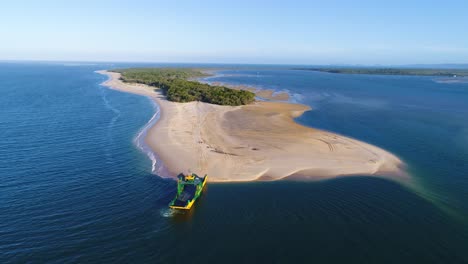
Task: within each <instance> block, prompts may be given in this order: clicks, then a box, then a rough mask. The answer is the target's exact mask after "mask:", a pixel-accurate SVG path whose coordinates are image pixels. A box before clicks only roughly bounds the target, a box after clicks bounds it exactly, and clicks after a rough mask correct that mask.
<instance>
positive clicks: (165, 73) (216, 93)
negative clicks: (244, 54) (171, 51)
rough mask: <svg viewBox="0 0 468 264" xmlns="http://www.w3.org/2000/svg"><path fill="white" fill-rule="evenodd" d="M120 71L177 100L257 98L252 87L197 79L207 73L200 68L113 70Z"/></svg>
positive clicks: (244, 101) (127, 79)
mask: <svg viewBox="0 0 468 264" xmlns="http://www.w3.org/2000/svg"><path fill="white" fill-rule="evenodd" d="M112 71H113V72H118V73H120V74H121V80H122V81H124V82H130V83H141V84H146V85H149V86H154V87H158V88H160V89H162V90H163V91H164V93H165V94H166V96H167V99H168V100H170V101H174V102H191V101H201V102H206V103H211V104H217V105H232V106H236V105H245V104H249V103H252V102H253V101H254V100H255V94H254V93H252V92H250V91H245V90H236V89H231V88H228V87H225V86H219V85H209V84H205V83H200V82H198V81H195V80H194V79H195V78H199V77H204V76H208V74H206V73H203V72H201V71H199V70H197V69H185V68H130V69H117V70H112Z"/></svg>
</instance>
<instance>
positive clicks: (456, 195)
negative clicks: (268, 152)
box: [0, 62, 468, 263]
mask: <svg viewBox="0 0 468 264" xmlns="http://www.w3.org/2000/svg"><path fill="white" fill-rule="evenodd" d="M130 66H144V67H146V66H181V67H182V66H183V67H187V66H197V67H199V66H210V67H214V66H213V65H184V64H180V65H178V64H169V65H166V64H155V65H151V64H113V63H88V64H86V63H58V62H54V63H45V62H44V63H29V62H23V63H19V62H14V63H13V62H3V63H0V109H1V111H0V263H27V262H30V263H44V262H48V263H77V262H79V263H83V262H87V263H129V262H131V263H140V262H142V263H148V262H149V263H202V262H203V263H290V262H296V263H312V262H314V263H345V262H347V263H466V262H468V250H467V249H468V247H467V245H468V205H467V204H468V191H467V190H468V83H467V82H463V81H457V82H447V81H446V80H444V79H442V78H437V77H418V76H375V75H346V74H343V75H338V74H330V73H319V72H311V71H299V70H291V69H290V68H292V67H290V66H255V65H248V66H243V65H236V66H229V65H228V66H223V65H215V66H216V67H217V68H221V70H220V71H218V72H217V74H216V75H215V76H214V77H210V78H206V79H205V80H204V81H208V82H223V83H228V84H233V85H249V86H253V87H257V88H259V89H275V90H277V91H287V92H288V93H289V94H290V95H291V101H293V102H296V103H302V104H306V105H309V106H311V108H312V110H311V111H308V112H306V113H305V114H304V115H302V116H301V117H299V118H297V122H299V123H301V124H304V125H306V126H311V127H316V128H321V129H325V130H329V131H333V132H336V133H339V134H342V135H346V136H349V137H353V138H356V139H359V140H363V141H365V142H368V143H371V144H374V145H377V146H379V147H382V148H384V149H386V150H389V151H391V152H392V153H394V154H396V155H397V156H398V157H400V158H401V159H402V160H403V161H404V162H405V163H406V165H407V171H408V174H409V175H410V177H411V179H412V184H411V185H409V186H402V185H400V184H398V183H396V182H392V181H390V180H385V179H382V178H377V177H372V176H365V175H356V176H347V177H343V178H338V179H334V180H327V181H318V182H297V181H279V182H254V183H235V184H226V183H225V184H220V183H219V184H214V183H209V184H208V185H207V188H206V190H205V192H204V193H203V195H202V196H201V198H200V199H199V201H197V204H196V205H195V207H194V208H193V209H192V210H191V211H190V212H186V213H176V212H173V211H171V210H169V209H168V207H167V205H168V203H169V202H170V201H171V199H172V198H173V197H174V195H175V192H176V182H175V181H174V180H172V179H164V178H161V177H159V176H157V175H156V174H154V173H153V171H154V166H155V164H154V158H152V156H151V153H149V152H148V149H147V148H146V146H144V144H142V140H141V138H142V136H144V134H145V128H147V127H148V121H149V120H151V119H152V120H153V121H152V122H155V121H156V120H157V114H156V115H155V113H157V111H158V108H157V106H155V105H154V104H153V103H152V102H151V101H150V100H149V99H147V98H145V97H140V96H137V95H132V94H126V93H121V92H118V91H114V90H110V89H107V88H105V87H103V86H101V85H100V83H102V82H103V81H105V79H106V77H105V76H103V75H99V74H97V73H95V71H96V70H100V69H109V68H122V67H130ZM230 67H231V68H235V69H228V68H230ZM156 163H157V162H156ZM156 166H157V164H156Z"/></svg>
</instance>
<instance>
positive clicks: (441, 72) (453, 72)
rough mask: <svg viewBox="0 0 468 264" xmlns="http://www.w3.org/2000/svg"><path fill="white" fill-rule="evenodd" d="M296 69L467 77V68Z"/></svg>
mask: <svg viewBox="0 0 468 264" xmlns="http://www.w3.org/2000/svg"><path fill="white" fill-rule="evenodd" d="M295 70H306V71H319V72H328V73H344V74H375V75H416V76H445V77H453V76H458V77H466V76H468V70H466V69H411V68H370V67H369V68H354V67H346V68H345V67H343V68H333V67H330V68H295Z"/></svg>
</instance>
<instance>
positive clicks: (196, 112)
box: [98, 71, 407, 182]
mask: <svg viewBox="0 0 468 264" xmlns="http://www.w3.org/2000/svg"><path fill="white" fill-rule="evenodd" d="M98 73H100V74H104V75H107V76H108V77H109V80H108V81H106V82H104V83H103V85H104V86H107V87H110V88H112V89H116V90H120V91H123V92H129V93H134V94H139V95H143V96H148V97H150V98H151V99H152V100H154V101H155V102H156V103H157V104H158V105H159V107H160V110H161V117H160V120H159V121H158V122H157V123H156V124H155V125H154V126H153V127H152V128H151V129H150V130H149V131H148V134H147V138H146V139H145V140H146V143H147V144H148V145H149V146H150V147H151V149H152V150H153V151H154V152H156V153H157V154H158V156H159V157H160V159H161V161H162V163H163V165H164V167H165V171H167V173H168V175H161V176H163V177H173V176H175V175H177V174H179V173H188V172H194V173H197V174H199V175H204V174H208V175H209V179H210V181H217V182H231V181H255V180H279V179H300V180H303V179H311V180H318V179H329V178H334V177H339V176H346V175H362V174H365V175H376V176H377V175H378V176H384V177H391V178H393V179H399V180H401V179H404V178H406V177H407V176H406V174H405V173H404V172H403V171H402V169H401V168H402V167H403V162H402V161H401V160H400V159H399V158H398V157H396V156H395V155H393V154H391V153H389V152H387V151H385V150H383V149H381V148H378V147H376V146H373V145H370V144H367V143H364V142H361V141H358V140H355V139H351V138H348V137H345V136H341V135H338V134H334V133H331V132H327V131H322V130H318V129H313V128H309V127H305V126H302V125H299V124H297V123H295V122H294V118H295V117H298V116H300V115H301V114H302V113H304V112H305V111H308V110H310V109H309V107H308V106H305V105H300V104H290V103H281V102H255V103H253V104H251V105H246V106H236V107H232V106H219V105H212V104H207V103H202V102H190V103H175V102H170V101H167V100H166V98H165V97H164V95H162V93H161V92H160V91H158V90H157V89H154V87H149V86H146V85H141V84H128V83H124V82H122V81H120V80H119V78H120V74H119V73H114V72H108V71H98Z"/></svg>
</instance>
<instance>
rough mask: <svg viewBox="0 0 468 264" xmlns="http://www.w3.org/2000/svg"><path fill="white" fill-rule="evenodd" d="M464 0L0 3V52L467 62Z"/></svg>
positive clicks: (59, 56) (145, 58) (94, 57)
mask: <svg viewBox="0 0 468 264" xmlns="http://www.w3.org/2000/svg"><path fill="white" fill-rule="evenodd" d="M467 29H468V1H466V0H464V1H456V0H446V1H432V0H425V1H422V0H406V1H400V0H393V1H379V0H363V1H359V0H355V1H349V0H328V1H315V0H308V1H306V0H303V1H295V0H288V1H286V0H282V1H275V0H270V1H255V0H248V1H245V0H236V1H220V0H218V1H211V0H207V1H203V0H199V1H184V0H179V1H170V0H165V1H159V0H152V1H150V0H132V1H119V0H114V1H108V0H100V1H89V0H81V1H65V0H63V1H52V0H42V1H32V0H31V1H24V0H14V1H13V0H2V3H1V4H0V36H1V37H0V60H60V61H127V62H194V63H195V62H201V63H259V64H260V63H265V64H367V65H376V64H382V65H385V64H392V65H397V64H434V63H468V34H467Z"/></svg>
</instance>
